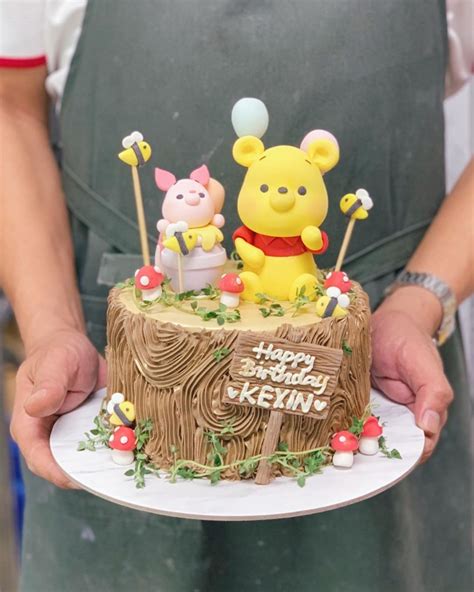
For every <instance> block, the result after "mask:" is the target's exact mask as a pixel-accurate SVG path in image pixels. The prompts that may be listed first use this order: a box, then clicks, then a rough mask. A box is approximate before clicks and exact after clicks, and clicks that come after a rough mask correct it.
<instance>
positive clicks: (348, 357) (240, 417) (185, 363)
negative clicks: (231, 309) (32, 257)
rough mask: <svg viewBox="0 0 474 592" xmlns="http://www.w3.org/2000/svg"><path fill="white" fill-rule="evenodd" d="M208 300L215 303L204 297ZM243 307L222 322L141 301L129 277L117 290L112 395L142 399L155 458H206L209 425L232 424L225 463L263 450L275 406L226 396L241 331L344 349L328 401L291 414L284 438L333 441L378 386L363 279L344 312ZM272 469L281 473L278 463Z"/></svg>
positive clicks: (111, 316)
mask: <svg viewBox="0 0 474 592" xmlns="http://www.w3.org/2000/svg"><path fill="white" fill-rule="evenodd" d="M214 304H215V303H214ZM200 305H202V306H206V305H209V306H212V305H213V303H212V302H211V301H206V300H202V301H201V302H200ZM239 310H240V316H241V318H240V320H239V321H238V322H235V323H231V324H230V323H227V324H225V325H224V326H219V325H218V323H217V322H216V320H209V321H205V320H203V319H202V318H200V317H199V316H198V315H195V314H192V313H191V312H189V311H183V310H180V309H179V308H176V307H173V306H165V305H164V304H162V303H161V302H160V303H157V304H155V305H154V306H153V307H152V308H150V309H149V310H147V309H143V307H142V308H141V307H140V306H138V305H137V302H136V295H135V293H134V288H133V287H131V286H125V287H121V288H114V289H113V290H112V291H111V292H110V296H109V307H108V323H107V324H108V327H107V334H108V346H107V351H106V355H107V362H108V391H107V399H109V398H110V396H111V395H112V394H113V393H114V392H117V391H119V392H122V393H126V396H127V399H128V400H130V401H131V402H132V403H134V405H135V408H136V416H137V421H140V420H141V419H150V420H151V421H152V422H153V430H152V434H151V437H150V439H149V441H148V443H147V445H146V450H145V452H146V453H147V454H148V455H149V457H150V460H151V461H152V462H153V463H154V464H155V465H156V466H158V467H160V468H164V469H167V468H169V467H170V466H171V465H172V464H173V462H174V461H175V460H176V458H179V459H187V460H193V461H195V462H198V463H202V464H206V462H207V457H208V454H209V452H210V444H209V439H208V437H206V434H208V433H209V432H213V433H217V434H220V433H221V432H222V430H223V428H225V427H226V426H231V429H230V430H228V431H227V433H226V434H225V436H222V438H224V440H225V445H226V448H227V454H226V463H228V464H231V463H232V462H234V461H236V460H244V459H247V458H250V457H253V456H256V455H258V454H260V453H261V451H262V445H263V441H264V438H265V434H266V428H267V425H268V422H269V417H270V413H271V409H268V408H263V407H261V406H258V405H255V406H251V405H236V404H232V402H230V401H229V397H228V392H229V390H228V389H229V384H231V382H232V376H231V369H232V365H233V362H235V357H236V356H238V355H240V354H239V352H238V348H239V347H240V345H239V344H240V342H241V341H242V336H243V335H245V336H246V338H247V337H248V336H251V337H254V338H256V340H257V341H261V342H262V343H263V342H264V343H265V344H267V345H268V344H272V343H275V347H277V346H278V347H280V346H281V344H282V343H284V344H286V349H291V344H298V346H301V345H306V346H308V349H311V346H313V345H318V346H323V347H324V348H332V349H331V350H328V351H333V350H337V351H338V352H340V356H339V360H340V362H339V363H338V369H337V374H336V378H335V382H334V388H333V389H331V390H332V392H331V393H330V394H329V395H328V397H326V401H327V404H326V405H325V404H324V401H322V402H321V401H319V400H318V401H319V405H320V407H324V409H323V410H322V411H321V412H320V413H319V415H318V413H317V412H314V408H313V413H311V414H307V415H305V414H304V413H298V412H295V413H285V414H284V416H283V422H282V426H281V431H280V442H285V443H286V444H287V446H288V448H289V450H292V451H295V452H296V451H304V450H309V449H313V448H316V447H319V446H326V445H328V444H329V442H330V439H331V436H332V434H334V433H335V432H338V431H340V430H345V429H347V428H348V427H349V426H350V424H351V420H352V418H353V417H354V416H355V417H361V416H362V415H363V413H364V411H365V409H366V407H367V405H368V403H369V394H370V377H369V369H370V361H371V357H370V327H369V321H370V309H369V303H368V297H367V295H366V293H365V292H364V291H363V290H362V288H361V287H360V285H359V284H357V283H356V282H353V297H352V300H351V304H350V306H349V308H348V314H347V315H346V316H343V317H340V318H335V317H329V318H318V317H317V316H316V315H315V312H314V304H313V303H310V304H308V305H307V306H305V307H302V308H301V309H300V310H298V311H297V313H296V314H295V315H294V316H292V315H291V314H285V315H284V316H281V317H279V316H270V317H268V318H264V317H263V316H262V314H261V311H260V310H259V306H258V305H256V304H255V303H252V302H242V303H241V304H240V306H239ZM295 347H296V346H295ZM316 359H317V356H316ZM339 364H340V365H339ZM234 366H235V364H234ZM230 392H231V391H230ZM322 399H324V397H322ZM259 400H260V399H259ZM315 405H316V403H315ZM288 408H290V406H288ZM293 408H294V406H293ZM290 411H291V409H290ZM272 471H273V473H274V474H277V472H278V471H279V469H278V468H276V467H273V468H272ZM246 476H247V477H248V476H249V475H246ZM222 477H223V478H226V479H239V478H241V475H240V473H239V470H238V468H235V469H234V468H231V469H228V470H226V471H225V472H224V473H223V475H222Z"/></svg>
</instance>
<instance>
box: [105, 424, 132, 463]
mask: <svg viewBox="0 0 474 592" xmlns="http://www.w3.org/2000/svg"><path fill="white" fill-rule="evenodd" d="M136 445H137V440H136V438H135V432H134V431H133V430H132V428H127V427H125V426H120V427H118V428H116V429H115V431H114V432H113V433H112V435H111V436H110V438H109V446H110V448H111V449H112V460H113V461H114V462H115V463H117V464H118V465H130V464H132V463H133V460H134V458H135V457H134V454H133V451H134V450H135V447H136Z"/></svg>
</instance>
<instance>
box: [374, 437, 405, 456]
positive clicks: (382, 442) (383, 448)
mask: <svg viewBox="0 0 474 592" xmlns="http://www.w3.org/2000/svg"><path fill="white" fill-rule="evenodd" d="M379 450H380V452H381V453H382V454H383V455H384V456H386V457H387V458H390V459H393V458H394V459H397V460H401V458H402V455H401V454H400V452H399V451H398V450H397V449H396V448H392V450H390V449H389V447H388V445H387V439H386V438H385V436H380V438H379Z"/></svg>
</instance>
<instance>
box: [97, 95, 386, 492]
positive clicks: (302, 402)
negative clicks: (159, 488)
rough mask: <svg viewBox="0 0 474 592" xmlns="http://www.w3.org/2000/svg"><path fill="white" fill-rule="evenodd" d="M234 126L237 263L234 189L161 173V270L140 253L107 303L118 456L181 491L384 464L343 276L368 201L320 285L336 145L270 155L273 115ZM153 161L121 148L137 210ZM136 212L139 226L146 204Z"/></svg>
mask: <svg viewBox="0 0 474 592" xmlns="http://www.w3.org/2000/svg"><path fill="white" fill-rule="evenodd" d="M232 122H233V125H234V129H235V130H236V132H237V135H238V139H237V140H236V142H235V144H234V146H233V150H232V154H233V157H234V160H235V161H236V162H237V163H238V164H240V165H241V166H243V167H245V168H246V169H247V170H246V174H245V177H244V179H243V183H242V187H241V190H240V194H239V196H238V200H237V209H238V213H239V217H240V219H241V221H242V226H241V227H240V228H238V229H237V230H235V231H234V233H233V237H232V238H233V241H234V245H235V252H234V253H233V254H232V255H231V256H228V255H227V253H226V250H225V249H224V247H223V245H222V243H223V239H224V234H223V231H222V228H223V227H224V224H225V220H224V217H223V216H222V214H221V210H222V206H223V203H224V196H225V192H224V188H223V187H222V185H221V184H220V183H219V182H218V181H217V180H215V179H213V178H212V177H211V176H210V173H209V170H208V169H207V167H206V166H205V165H202V166H199V167H198V168H195V169H194V170H193V171H192V172H191V173H190V175H189V178H186V179H180V180H177V179H176V177H175V176H174V174H173V173H171V172H169V171H166V170H163V169H161V168H159V167H157V168H155V181H156V185H157V187H158V189H159V190H160V191H163V192H164V193H165V195H164V200H163V205H162V218H161V219H160V220H159V221H158V223H157V228H158V231H159V239H158V241H157V247H156V252H155V257H154V261H153V263H152V262H151V260H150V256H149V254H148V247H147V245H146V239H144V240H142V248H143V257H144V265H143V267H142V268H141V269H139V270H137V272H136V274H135V277H134V278H130V279H128V280H126V281H124V282H123V283H121V284H119V285H118V286H116V287H115V288H113V289H112V290H111V293H110V296H109V306H108V318H107V343H108V345H107V352H106V354H107V363H108V387H107V397H106V400H105V407H106V411H105V413H106V417H105V421H106V422H108V425H110V426H111V430H112V431H111V432H110V435H109V439H108V445H109V446H110V448H112V452H113V453H114V454H115V456H114V460H116V462H119V463H123V464H127V462H130V461H132V460H133V458H135V459H137V458H138V461H139V462H141V461H143V462H144V463H145V462H146V463H148V464H149V466H150V467H152V470H165V471H169V472H170V473H171V474H172V476H173V478H175V477H176V476H179V477H184V478H194V477H209V478H210V479H211V481H216V480H219V479H241V478H256V482H257V483H262V484H263V483H268V482H269V481H270V480H271V479H272V478H273V477H275V476H279V475H281V474H301V475H303V474H304V475H306V474H307V473H308V470H307V469H308V467H309V466H310V465H311V466H312V467H313V469H314V471H313V472H316V469H318V468H319V465H322V464H325V463H326V462H333V463H334V464H336V465H338V466H343V467H350V466H351V465H352V462H353V453H354V451H355V450H356V449H357V448H358V447H359V448H360V450H361V451H362V452H364V450H363V448H364V449H365V453H367V454H373V453H374V452H376V450H377V449H378V446H377V447H376V448H375V449H374V450H371V446H370V441H373V440H374V439H375V440H377V437H378V436H379V435H380V433H381V427H380V425H379V423H378V421H377V420H376V419H375V418H373V417H370V412H369V411H368V409H369V407H368V406H369V393H370V378H369V369H370V308H369V302H368V297H367V295H366V293H365V292H364V290H363V289H362V288H361V286H360V285H359V284H358V283H357V282H355V281H353V280H351V279H349V277H348V276H347V275H346V273H345V272H344V271H343V270H342V263H343V259H344V254H345V251H346V250H347V244H348V240H349V238H350V234H351V232H352V230H353V228H354V224H355V221H356V220H362V219H365V218H367V215H368V214H367V212H368V210H369V209H370V207H371V205H372V204H371V200H370V198H369V196H368V194H367V192H366V191H365V190H358V191H357V192H354V193H348V194H347V195H345V196H343V197H342V198H341V200H340V209H341V211H342V213H343V214H345V215H346V216H347V218H348V231H347V232H346V236H345V238H344V241H343V244H342V247H341V250H340V253H339V257H338V263H337V264H336V266H335V269H331V270H321V269H318V267H317V264H316V261H315V255H316V256H317V255H318V254H320V253H323V252H324V251H325V250H326V249H327V248H328V237H327V235H326V234H325V232H324V231H323V230H322V229H321V226H322V224H323V222H324V220H325V218H326V215H327V211H328V195H327V191H326V187H325V184H324V180H323V175H324V174H325V173H327V172H329V171H330V170H331V169H332V168H333V167H334V166H335V165H336V164H337V162H338V160H339V146H338V144H337V141H336V139H335V138H334V136H332V134H330V133H329V132H326V131H322V130H314V131H312V132H310V133H309V134H307V136H306V137H305V138H304V139H303V141H302V143H301V145H300V146H299V147H295V146H284V145H281V146H274V147H270V148H265V146H264V144H263V142H262V140H261V137H262V136H263V134H264V132H265V131H266V128H267V125H268V114H267V112H266V108H265V106H264V105H263V103H261V101H258V100H257V99H242V100H241V101H239V102H238V103H237V104H236V105H235V106H234V109H233V112H232ZM150 156H151V148H150V146H149V144H148V143H146V142H144V141H143V136H142V135H141V134H138V133H136V132H134V133H133V134H131V136H129V137H128V138H125V139H124V150H123V152H121V153H120V154H119V158H120V159H121V160H122V161H123V162H125V163H126V164H128V165H129V166H130V167H131V168H132V174H133V175H134V186H135V189H136V190H137V188H138V198H139V197H140V195H139V194H140V191H139V177H138V172H137V171H138V167H139V166H140V165H142V164H144V163H145V162H146V161H147V160H148V159H149V158H150ZM137 208H138V220H139V222H140V216H141V215H142V213H140V200H139V199H137ZM141 226H142V230H143V231H144V230H145V229H144V224H142V225H141ZM144 426H145V428H144ZM127 430H128V431H127ZM144 431H145V432H146V437H145V436H143V434H144ZM364 438H365V442H366V443H365V445H364V446H359V444H360V442H362V440H364ZM367 442H368V443H369V444H367ZM372 448H373V446H372ZM137 450H138V451H139V455H138V456H137V453H136V451H137ZM368 451H369V452H368ZM308 459H309V460H308ZM311 463H312V464H311ZM129 474H130V475H131V474H133V470H131V471H130V472H129Z"/></svg>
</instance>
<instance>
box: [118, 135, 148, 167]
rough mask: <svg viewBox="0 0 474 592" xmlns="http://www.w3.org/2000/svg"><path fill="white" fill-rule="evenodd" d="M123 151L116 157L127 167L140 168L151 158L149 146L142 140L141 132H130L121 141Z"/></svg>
mask: <svg viewBox="0 0 474 592" xmlns="http://www.w3.org/2000/svg"><path fill="white" fill-rule="evenodd" d="M122 146H123V147H124V148H125V150H122V152H120V153H119V155H118V157H119V158H120V160H121V161H122V162H124V163H125V164H128V165H129V166H142V165H144V164H145V163H146V162H147V161H148V160H150V157H151V146H150V144H148V142H145V141H144V140H143V134H142V133H141V132H132V133H131V134H130V135H129V136H125V138H124V139H123V140H122Z"/></svg>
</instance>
